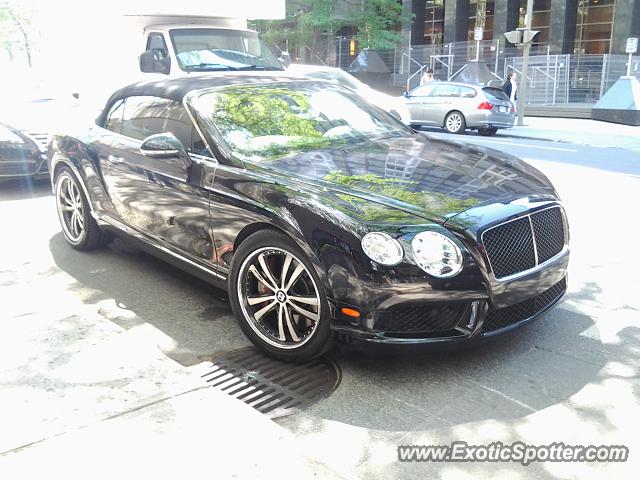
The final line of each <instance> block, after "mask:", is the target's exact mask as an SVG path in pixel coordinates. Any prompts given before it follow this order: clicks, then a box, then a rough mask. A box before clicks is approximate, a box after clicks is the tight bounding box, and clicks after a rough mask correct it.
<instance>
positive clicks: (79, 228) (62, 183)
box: [56, 175, 84, 242]
mask: <svg viewBox="0 0 640 480" xmlns="http://www.w3.org/2000/svg"><path fill="white" fill-rule="evenodd" d="M58 182H59V183H58V188H57V191H56V203H57V206H58V216H59V217H60V223H61V224H62V228H63V229H64V233H65V235H66V236H67V238H68V239H69V240H71V241H72V242H78V241H80V239H81V237H82V234H83V233H84V207H83V205H82V196H81V194H80V190H79V189H78V186H77V185H76V183H75V182H74V181H73V179H72V178H71V177H69V176H68V175H63V176H61V177H60V179H59V180H58Z"/></svg>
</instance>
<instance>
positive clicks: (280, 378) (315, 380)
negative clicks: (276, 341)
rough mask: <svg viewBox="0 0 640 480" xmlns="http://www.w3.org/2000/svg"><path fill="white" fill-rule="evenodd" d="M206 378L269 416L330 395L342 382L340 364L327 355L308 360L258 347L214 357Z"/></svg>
mask: <svg viewBox="0 0 640 480" xmlns="http://www.w3.org/2000/svg"><path fill="white" fill-rule="evenodd" d="M210 368H211V371H209V372H207V373H205V374H204V375H202V378H203V379H205V381H206V382H207V383H209V384H211V386H212V387H214V388H217V389H218V390H221V391H223V392H225V393H226V394H228V395H231V396H232V397H235V398H237V399H238V400H242V401H243V402H245V403H246V404H247V405H250V406H252V407H253V408H255V409H256V410H258V411H259V412H261V413H263V414H265V415H267V416H268V417H269V418H277V417H283V416H285V415H290V414H292V413H295V412H297V411H299V410H302V409H304V408H307V407H308V406H310V405H312V404H313V403H315V402H317V401H318V400H321V399H322V398H325V397H327V396H329V395H330V394H331V393H332V392H333V391H334V390H335V389H336V388H337V387H338V385H339V384H340V379H341V373H340V368H339V367H338V365H336V364H335V363H334V362H333V361H331V360H329V359H327V358H320V359H317V360H313V361H311V362H308V363H304V364H293V363H286V362H282V361H279V360H275V359H273V358H269V357H266V356H264V355H263V354H262V353H260V352H259V351H258V350H257V349H255V348H243V349H241V350H234V351H232V352H228V353H225V354H223V355H221V356H219V357H216V358H214V359H213V360H212V364H211V367H210Z"/></svg>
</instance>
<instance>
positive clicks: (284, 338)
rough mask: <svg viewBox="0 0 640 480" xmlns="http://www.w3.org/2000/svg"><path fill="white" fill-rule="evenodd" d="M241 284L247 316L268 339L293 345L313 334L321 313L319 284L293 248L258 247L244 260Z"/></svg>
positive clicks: (280, 345)
mask: <svg viewBox="0 0 640 480" xmlns="http://www.w3.org/2000/svg"><path fill="white" fill-rule="evenodd" d="M237 288H238V299H239V300H240V305H241V307H242V312H243V314H244V316H245V318H246V320H247V321H248V323H249V325H250V326H251V328H252V329H253V330H254V331H255V332H256V334H258V336H260V338H262V339H263V340H264V341H265V342H267V343H269V344H270V345H273V346H275V347H278V348H283V349H293V348H298V347H300V346H302V345H304V344H305V343H307V342H308V341H309V340H310V339H311V338H312V337H313V334H314V333H315V332H316V330H317V327H318V322H319V321H320V317H321V304H322V302H321V301H320V295H319V293H318V286H317V285H316V282H315V280H314V279H313V277H312V276H311V274H310V273H309V270H308V269H307V267H305V265H304V264H303V263H302V262H301V261H300V259H299V258H298V257H296V256H295V255H294V254H292V253H291V252H288V251H286V250H283V249H281V248H277V247H264V248H260V249H258V250H256V251H255V252H253V253H252V254H251V255H249V256H248V257H247V258H246V259H245V261H244V262H243V263H242V266H241V267H240V272H239V275H238V286H237Z"/></svg>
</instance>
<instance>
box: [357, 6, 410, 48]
mask: <svg viewBox="0 0 640 480" xmlns="http://www.w3.org/2000/svg"><path fill="white" fill-rule="evenodd" d="M353 20H354V24H355V25H357V27H358V33H357V35H356V39H357V41H358V43H359V45H360V47H361V48H371V49H374V50H382V49H389V48H393V47H395V46H396V45H398V44H399V43H400V41H401V40H402V35H401V34H400V32H398V31H397V30H396V27H397V26H398V25H400V23H401V21H402V5H401V4H400V3H399V2H397V1H396V0H366V1H365V2H364V5H363V6H362V10H361V11H360V12H354V16H353Z"/></svg>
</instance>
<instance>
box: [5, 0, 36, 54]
mask: <svg viewBox="0 0 640 480" xmlns="http://www.w3.org/2000/svg"><path fill="white" fill-rule="evenodd" d="M28 27H29V18H28V15H27V14H26V13H25V12H24V11H23V9H22V8H17V7H15V6H13V5H11V4H10V3H9V2H7V1H6V0H0V48H4V49H5V50H7V51H8V52H9V53H10V54H11V53H12V51H13V50H14V49H15V48H16V47H17V48H18V49H20V50H23V51H24V53H25V55H26V57H27V61H28V63H29V65H31V43H30V39H29V34H28V31H27V30H28Z"/></svg>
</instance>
